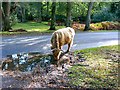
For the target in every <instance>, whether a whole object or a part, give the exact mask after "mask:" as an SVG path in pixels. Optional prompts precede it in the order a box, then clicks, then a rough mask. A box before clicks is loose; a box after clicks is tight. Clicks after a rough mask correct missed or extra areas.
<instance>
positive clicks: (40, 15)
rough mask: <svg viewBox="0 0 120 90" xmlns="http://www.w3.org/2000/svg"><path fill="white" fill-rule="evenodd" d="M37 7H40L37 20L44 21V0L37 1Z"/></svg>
mask: <svg viewBox="0 0 120 90" xmlns="http://www.w3.org/2000/svg"><path fill="white" fill-rule="evenodd" d="M37 9H38V20H37V22H39V23H41V22H42V2H37Z"/></svg>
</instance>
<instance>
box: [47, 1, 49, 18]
mask: <svg viewBox="0 0 120 90" xmlns="http://www.w3.org/2000/svg"><path fill="white" fill-rule="evenodd" d="M48 16H49V2H47V17H48Z"/></svg>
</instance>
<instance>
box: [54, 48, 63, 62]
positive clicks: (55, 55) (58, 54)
mask: <svg viewBox="0 0 120 90" xmlns="http://www.w3.org/2000/svg"><path fill="white" fill-rule="evenodd" d="M52 52H53V57H54V59H55V60H59V59H60V54H61V52H62V51H61V49H57V48H54V49H52Z"/></svg>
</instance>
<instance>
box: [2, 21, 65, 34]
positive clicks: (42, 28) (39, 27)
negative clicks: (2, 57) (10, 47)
mask: <svg viewBox="0 0 120 90" xmlns="http://www.w3.org/2000/svg"><path fill="white" fill-rule="evenodd" d="M64 27H65V26H56V29H60V28H64ZM49 28H50V26H49V25H48V22H41V23H37V22H26V23H17V24H15V25H14V26H12V29H13V30H16V29H23V30H26V31H27V32H0V34H2V35H13V34H26V33H27V34H30V33H37V34H38V33H52V32H53V31H54V30H49Z"/></svg>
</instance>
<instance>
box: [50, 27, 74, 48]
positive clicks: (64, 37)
mask: <svg viewBox="0 0 120 90" xmlns="http://www.w3.org/2000/svg"><path fill="white" fill-rule="evenodd" d="M74 35H75V31H74V29H72V28H70V27H67V28H63V29H59V30H57V31H55V32H54V33H53V34H52V38H51V44H52V46H54V47H55V48H56V46H57V44H59V46H62V45H65V44H68V43H70V42H71V40H73V38H74Z"/></svg>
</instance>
